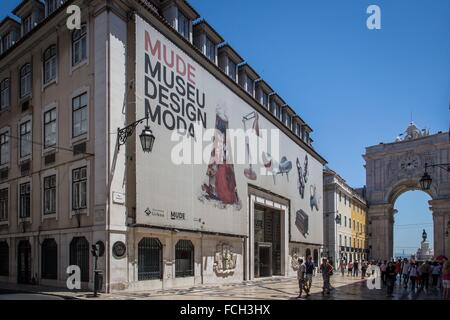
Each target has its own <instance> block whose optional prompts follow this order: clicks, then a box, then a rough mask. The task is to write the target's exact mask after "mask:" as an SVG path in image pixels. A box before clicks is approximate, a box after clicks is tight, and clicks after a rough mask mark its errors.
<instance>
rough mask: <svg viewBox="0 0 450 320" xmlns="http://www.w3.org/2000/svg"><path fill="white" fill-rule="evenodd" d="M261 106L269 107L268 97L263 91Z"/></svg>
mask: <svg viewBox="0 0 450 320" xmlns="http://www.w3.org/2000/svg"><path fill="white" fill-rule="evenodd" d="M262 105H263V106H264V107H266V108H267V107H268V106H269V95H268V94H267V93H266V92H265V91H263V92H262Z"/></svg>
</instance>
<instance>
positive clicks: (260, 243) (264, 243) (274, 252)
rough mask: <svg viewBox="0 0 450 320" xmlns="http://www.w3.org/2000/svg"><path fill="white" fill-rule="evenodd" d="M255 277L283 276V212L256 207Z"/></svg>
mask: <svg viewBox="0 0 450 320" xmlns="http://www.w3.org/2000/svg"><path fill="white" fill-rule="evenodd" d="M254 227H255V229H254V230H255V233H254V234H255V242H254V248H255V277H256V278H258V277H271V276H273V275H281V212H280V211H278V210H274V209H272V208H266V207H263V206H259V205H257V206H255V215H254Z"/></svg>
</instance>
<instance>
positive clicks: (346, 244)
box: [344, 236, 347, 246]
mask: <svg viewBox="0 0 450 320" xmlns="http://www.w3.org/2000/svg"><path fill="white" fill-rule="evenodd" d="M344 241H345V246H347V236H345V239H344Z"/></svg>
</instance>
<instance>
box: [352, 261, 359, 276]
mask: <svg viewBox="0 0 450 320" xmlns="http://www.w3.org/2000/svg"><path fill="white" fill-rule="evenodd" d="M353 276H354V277H358V276H359V262H358V260H356V261H355V263H354V264H353Z"/></svg>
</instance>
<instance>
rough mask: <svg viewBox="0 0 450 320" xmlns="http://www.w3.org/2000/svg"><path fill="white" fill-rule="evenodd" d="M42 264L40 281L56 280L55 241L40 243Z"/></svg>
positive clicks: (56, 248)
mask: <svg viewBox="0 0 450 320" xmlns="http://www.w3.org/2000/svg"><path fill="white" fill-rule="evenodd" d="M41 252H42V253H41V254H42V262H41V270H42V271H41V277H42V279H53V280H56V279H57V278H58V245H57V244H56V241H55V239H45V240H44V241H43V242H42V251H41Z"/></svg>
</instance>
